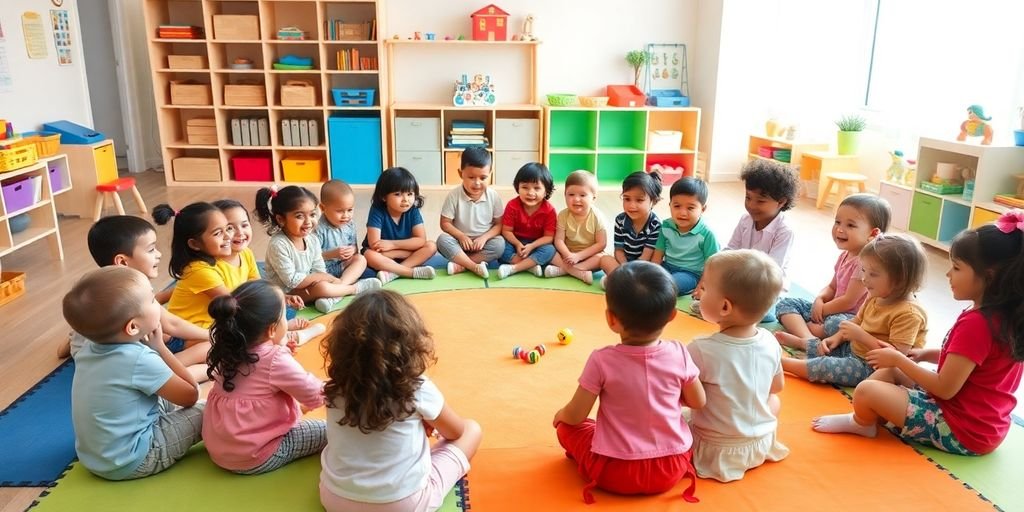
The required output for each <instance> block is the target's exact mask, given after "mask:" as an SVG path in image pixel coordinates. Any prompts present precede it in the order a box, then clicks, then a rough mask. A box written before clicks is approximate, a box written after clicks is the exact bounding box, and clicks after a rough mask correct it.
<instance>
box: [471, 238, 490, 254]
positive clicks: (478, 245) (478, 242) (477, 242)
mask: <svg viewBox="0 0 1024 512" xmlns="http://www.w3.org/2000/svg"><path fill="white" fill-rule="evenodd" d="M486 243H487V240H484V237H478V238H474V239H473V244H472V247H473V251H474V252H479V251H482V250H484V244H486Z"/></svg>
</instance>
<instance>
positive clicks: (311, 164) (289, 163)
mask: <svg viewBox="0 0 1024 512" xmlns="http://www.w3.org/2000/svg"><path fill="white" fill-rule="evenodd" d="M281 170H282V171H283V173H284V181H291V182H300V183H316V182H319V181H323V179H324V174H323V160H321V159H319V158H309V157H298V156H289V157H285V158H284V159H282V160H281Z"/></svg>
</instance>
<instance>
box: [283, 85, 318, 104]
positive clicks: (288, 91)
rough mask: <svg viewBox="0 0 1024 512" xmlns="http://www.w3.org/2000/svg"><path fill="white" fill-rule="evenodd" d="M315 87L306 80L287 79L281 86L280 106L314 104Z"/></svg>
mask: <svg viewBox="0 0 1024 512" xmlns="http://www.w3.org/2000/svg"><path fill="white" fill-rule="evenodd" d="M316 103H317V102H316V87H313V82H310V81H308V80H288V81H286V82H285V83H284V85H282V86H281V106H282V107H313V106H316Z"/></svg>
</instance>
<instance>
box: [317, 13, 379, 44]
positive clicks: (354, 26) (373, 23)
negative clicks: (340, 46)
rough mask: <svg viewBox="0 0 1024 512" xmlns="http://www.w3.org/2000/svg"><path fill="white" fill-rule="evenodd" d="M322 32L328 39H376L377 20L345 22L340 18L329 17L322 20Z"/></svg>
mask: <svg viewBox="0 0 1024 512" xmlns="http://www.w3.org/2000/svg"><path fill="white" fill-rule="evenodd" d="M324 34H326V35H327V40H328V41H376V40H377V20H376V19H373V20H370V21H366V22H361V23H351V22H349V23H346V22H345V20H343V19H341V18H330V19H327V20H325V21H324Z"/></svg>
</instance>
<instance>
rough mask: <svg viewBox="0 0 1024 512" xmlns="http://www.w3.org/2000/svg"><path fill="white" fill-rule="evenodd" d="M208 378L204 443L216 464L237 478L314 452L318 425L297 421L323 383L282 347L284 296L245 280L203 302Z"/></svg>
mask: <svg viewBox="0 0 1024 512" xmlns="http://www.w3.org/2000/svg"><path fill="white" fill-rule="evenodd" d="M210 315H212V316H213V327H211V328H210V334H211V337H212V338H213V348H212V349H211V350H210V378H211V379H213V380H214V385H213V389H212V390H210V397H209V399H208V401H207V404H206V411H205V415H204V416H203V442H204V443H205V444H206V451H208V452H209V453H210V458H211V459H213V462H214V463H215V464H217V465H218V466H220V467H222V468H224V469H227V470H229V471H232V472H235V473H238V474H242V475H255V474H259V473H266V472H268V471H273V470H275V469H278V468H280V467H282V466H284V465H285V464H288V463H289V462H292V461H293V460H296V459H299V458H302V457H306V456H308V455H313V454H314V453H320V450H322V449H323V448H324V445H325V444H326V443H327V440H326V437H325V432H326V429H327V425H326V424H325V423H324V421H323V420H314V419H302V413H303V411H304V410H312V409H316V408H317V407H320V406H321V405H323V403H324V399H323V382H321V381H320V379H318V378H317V377H316V376H314V375H312V374H311V373H309V372H307V371H306V370H305V369H304V368H302V365H300V364H299V363H298V362H297V361H296V360H295V358H294V357H292V354H291V351H290V350H289V349H288V348H286V347H284V346H283V344H284V343H283V342H284V340H285V334H286V333H287V330H288V327H287V321H286V320H285V303H284V293H283V292H282V291H281V289H280V288H278V287H276V286H274V285H272V284H270V283H269V282H267V281H264V280H257V281H249V282H247V283H245V284H243V285H241V286H239V287H238V288H236V289H235V291H234V292H232V293H231V295H225V296H222V297H217V298H216V299H214V300H213V302H211V303H210Z"/></svg>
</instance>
